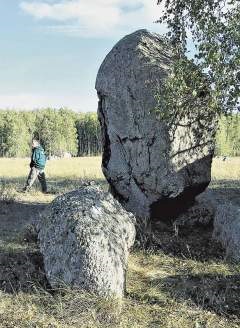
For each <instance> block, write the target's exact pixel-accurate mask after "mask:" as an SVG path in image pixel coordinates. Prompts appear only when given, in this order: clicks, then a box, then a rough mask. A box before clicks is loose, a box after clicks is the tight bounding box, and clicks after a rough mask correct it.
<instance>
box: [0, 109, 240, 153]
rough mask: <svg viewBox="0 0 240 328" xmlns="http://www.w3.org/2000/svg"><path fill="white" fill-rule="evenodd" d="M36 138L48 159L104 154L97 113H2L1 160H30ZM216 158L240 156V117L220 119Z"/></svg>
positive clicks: (52, 111)
mask: <svg viewBox="0 0 240 328" xmlns="http://www.w3.org/2000/svg"><path fill="white" fill-rule="evenodd" d="M33 137H34V138H37V139H39V140H40V141H41V143H42V145H43V147H44V148H45V151H46V153H47V155H48V156H60V157H63V156H64V154H66V153H70V154H71V155H72V156H95V155H100V154H101V152H102V143H101V129H100V124H99V122H98V119H97V114H96V113H76V112H73V111H71V110H69V109H65V108H63V109H59V110H57V109H52V108H46V109H41V110H36V111H29V112H26V111H13V110H0V157H28V156H29V153H30V149H31V148H30V147H31V140H32V138H33ZM215 154H216V155H218V156H240V115H239V114H232V115H231V116H223V117H222V118H221V119H220V121H219V130H218V133H217V136H216V151H215Z"/></svg>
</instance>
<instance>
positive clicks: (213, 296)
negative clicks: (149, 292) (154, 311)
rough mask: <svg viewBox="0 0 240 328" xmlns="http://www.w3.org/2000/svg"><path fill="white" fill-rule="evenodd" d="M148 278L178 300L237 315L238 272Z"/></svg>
mask: <svg viewBox="0 0 240 328" xmlns="http://www.w3.org/2000/svg"><path fill="white" fill-rule="evenodd" d="M151 282H152V284H153V285H155V286H158V287H159V288H160V289H161V291H163V292H164V293H166V294H167V295H168V296H170V297H172V298H174V299H175V300H177V301H180V302H181V301H187V302H190V303H194V304H195V305H196V306H198V307H201V308H202V309H204V310H208V311H212V312H215V313H216V314H218V315H222V316H226V317H232V316H234V317H237V318H240V274H234V275H227V276H224V275H222V274H197V275H176V276H169V277H166V278H164V279H154V280H151Z"/></svg>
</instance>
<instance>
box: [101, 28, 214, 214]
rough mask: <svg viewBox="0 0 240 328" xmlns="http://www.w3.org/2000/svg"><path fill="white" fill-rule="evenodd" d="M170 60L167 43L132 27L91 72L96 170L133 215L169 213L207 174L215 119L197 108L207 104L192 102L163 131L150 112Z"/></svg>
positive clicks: (178, 207) (201, 188) (181, 207)
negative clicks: (98, 146)
mask: <svg viewBox="0 0 240 328" xmlns="http://www.w3.org/2000/svg"><path fill="white" fill-rule="evenodd" d="M172 64H173V54H172V50H171V47H170V46H169V44H167V43H166V42H165V41H164V40H163V39H162V38H161V37H160V36H159V35H157V34H152V33H149V32H148V31H146V30H139V31H136V32H135V33H133V34H130V35H128V36H126V37H124V38H123V39H122V40H120V41H119V42H118V43H117V44H116V45H115V46H114V48H113V49H112V50H111V51H110V53H109V54H108V55H107V56H106V58H105V60H104V61H103V63H102V65H101V67H100V69H99V72H98V75H97V79H96V90H97V92H98V96H99V105H98V115H99V119H100V123H101V127H102V135H103V161H102V169H103V173H104V175H105V176H106V178H107V180H108V182H109V184H110V187H111V192H112V193H113V194H114V196H115V197H117V198H118V200H119V201H120V202H121V203H122V204H123V205H124V206H125V208H126V209H127V210H129V211H131V212H133V213H134V214H135V215H137V216H138V217H140V218H161V219H164V218H166V219H168V218H170V217H175V216H177V215H178V214H179V213H180V212H181V211H183V210H184V209H186V208H187V207H188V206H189V205H191V204H192V203H193V201H194V198H195V196H196V195H198V194H199V193H201V192H203V191H204V189H205V188H206V187H207V186H208V184H209V182H210V179H211V162H212V154H213V148H214V143H213V134H214V131H215V122H214V121H213V120H211V118H209V116H207V115H203V114H204V113H205V114H206V112H207V108H204V106H203V107H202V105H201V106H200V105H199V107H198V106H196V108H193V109H192V112H191V117H184V118H183V119H182V121H180V122H175V127H174V129H171V133H170V130H169V127H168V124H166V121H164V120H161V119H159V118H157V115H156V113H155V112H154V108H155V107H156V106H157V97H156V95H157V93H158V92H159V88H160V87H161V86H162V85H163V83H164V81H165V79H166V77H167V76H168V75H169V72H170V69H171V66H172ZM199 103H200V102H199ZM201 104H202V103H201ZM172 131H174V133H172Z"/></svg>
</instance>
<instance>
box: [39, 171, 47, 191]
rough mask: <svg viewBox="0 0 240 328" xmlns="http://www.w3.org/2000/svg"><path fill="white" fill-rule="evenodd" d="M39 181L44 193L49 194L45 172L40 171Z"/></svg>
mask: <svg viewBox="0 0 240 328" xmlns="http://www.w3.org/2000/svg"><path fill="white" fill-rule="evenodd" d="M38 180H39V182H40V183H41V187H42V192H47V182H46V176H45V173H44V171H39V173H38Z"/></svg>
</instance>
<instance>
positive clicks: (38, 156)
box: [30, 146, 46, 170]
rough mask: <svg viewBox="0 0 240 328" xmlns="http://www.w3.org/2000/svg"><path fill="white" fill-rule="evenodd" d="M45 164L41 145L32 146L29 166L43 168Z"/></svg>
mask: <svg viewBox="0 0 240 328" xmlns="http://www.w3.org/2000/svg"><path fill="white" fill-rule="evenodd" d="M45 165H46V156H45V153H44V149H43V148H42V146H38V147H36V148H33V150H32V157H31V163H30V167H36V168H37V169H39V170H44V168H45Z"/></svg>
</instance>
